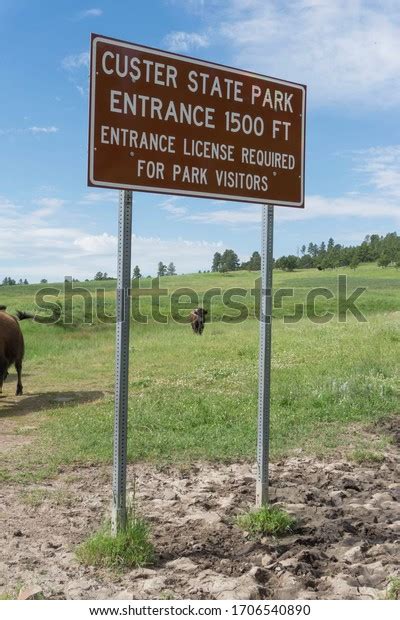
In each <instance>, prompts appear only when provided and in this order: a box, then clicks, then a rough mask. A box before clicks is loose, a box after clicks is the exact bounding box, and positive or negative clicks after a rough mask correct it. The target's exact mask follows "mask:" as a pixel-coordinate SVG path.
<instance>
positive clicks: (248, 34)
mask: <svg viewBox="0 0 400 620" xmlns="http://www.w3.org/2000/svg"><path fill="white" fill-rule="evenodd" d="M208 4H209V5H210V7H212V10H208V11H207V20H208V22H207V24H208V27H209V30H208V32H209V36H210V37H212V39H213V41H215V42H216V43H217V44H221V42H222V44H223V42H224V40H225V42H226V43H227V46H229V48H228V49H230V54H231V56H232V60H229V62H230V63H231V64H235V65H237V66H239V67H242V68H247V69H251V70H254V71H257V72H260V73H263V74H266V75H273V76H276V77H279V78H283V79H288V80H292V81H295V82H301V83H305V84H307V85H308V86H309V100H310V101H311V102H312V103H318V104H340V105H341V104H343V103H346V104H352V105H354V106H357V105H362V106H368V107H374V108H386V107H387V106H393V105H397V104H399V103H400V81H399V79H398V76H399V74H400V12H399V10H398V9H399V6H398V2H391V1H389V0H386V1H379V0H351V1H349V0H335V2H332V1H331V0H269V1H268V2H266V1H265V0H224V1H223V2H222V0H220V1H219V2H216V1H215V0H213V1H212V2H211V3H208Z"/></svg>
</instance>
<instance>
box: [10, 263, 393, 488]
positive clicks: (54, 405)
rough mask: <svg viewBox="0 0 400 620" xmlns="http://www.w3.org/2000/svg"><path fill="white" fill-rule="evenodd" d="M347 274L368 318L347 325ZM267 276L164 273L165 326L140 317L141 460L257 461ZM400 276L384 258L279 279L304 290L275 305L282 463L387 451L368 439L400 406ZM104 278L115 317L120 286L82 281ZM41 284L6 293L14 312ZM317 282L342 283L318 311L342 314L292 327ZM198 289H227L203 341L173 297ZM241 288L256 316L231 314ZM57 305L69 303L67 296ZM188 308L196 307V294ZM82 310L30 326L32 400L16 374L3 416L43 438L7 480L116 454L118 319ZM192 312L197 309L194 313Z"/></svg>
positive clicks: (135, 354) (276, 421) (133, 371)
mask: <svg viewBox="0 0 400 620" xmlns="http://www.w3.org/2000/svg"><path fill="white" fill-rule="evenodd" d="M339 274H345V275H347V276H348V284H347V287H348V291H349V293H348V294H350V291H351V290H353V289H355V288H356V287H365V288H366V291H365V292H364V293H363V294H362V295H361V296H360V297H359V300H358V301H357V305H358V307H359V309H360V310H361V312H362V313H363V314H364V315H365V318H366V319H367V320H366V322H358V321H356V320H355V319H354V317H352V316H351V315H350V316H349V317H348V320H347V321H346V322H340V321H339V320H338V312H337V279H338V275H339ZM257 277H258V274H254V273H248V272H235V273H229V274H214V273H212V274H195V275H185V276H173V277H168V278H162V279H161V286H162V287H164V285H165V287H166V288H167V287H168V289H169V293H168V295H166V296H165V297H164V298H162V300H161V303H160V307H159V309H160V312H162V313H163V314H164V315H166V316H167V322H166V323H165V324H161V323H157V322H155V321H154V319H151V320H150V322H149V323H148V324H147V325H146V324H140V323H138V322H136V321H133V329H132V337H131V367H130V402H129V458H130V459H131V460H142V459H152V460H159V461H166V460H174V461H177V460H181V461H192V460H193V459H201V458H207V459H224V460H230V459H241V458H254V455H255V446H256V421H257V379H258V373H257V368H258V334H259V323H258V321H257V320H256V319H255V317H254V297H252V296H251V294H250V292H249V291H250V290H251V289H252V288H254V283H255V280H256V279H257ZM399 284H400V279H399V272H398V271H397V270H396V269H394V268H386V269H381V268H378V267H376V266H375V265H368V266H362V267H360V268H359V269H357V270H356V271H355V272H353V271H351V270H347V269H340V270H336V271H330V272H319V271H314V270H307V271H298V272H294V273H283V272H280V271H276V272H275V273H274V288H275V290H277V289H283V288H284V289H290V288H294V297H293V298H292V299H290V298H287V297H285V298H284V301H283V307H282V308H275V309H274V317H275V320H274V321H273V362H272V421H271V424H272V454H273V456H274V457H277V456H281V455H283V454H286V453H288V452H290V451H292V450H294V449H302V450H303V451H305V452H313V453H315V452H317V453H325V452H327V451H332V450H337V449H343V448H346V449H348V450H349V451H351V452H354V451H358V452H360V450H361V451H362V450H363V449H365V450H367V449H368V450H370V451H371V450H375V451H378V452H379V449H380V446H379V445H377V446H372V447H371V446H368V445H366V444H365V441H364V440H363V436H362V432H361V429H362V428H363V426H364V425H366V424H370V423H371V422H374V421H376V420H378V419H380V418H382V417H384V416H386V415H389V414H393V413H396V412H397V411H398V398H399V391H400V372H399V370H400V356H399V347H400V311H399V310H400V292H399ZM99 285H100V286H101V287H103V288H104V298H105V301H106V308H107V312H108V313H109V314H112V312H113V310H114V306H115V304H114V299H115V285H116V283H115V281H106V282H96V283H94V282H90V283H84V284H78V283H76V284H74V286H85V287H86V288H87V289H88V290H90V292H91V293H92V295H94V292H95V288H96V287H98V286H99ZM50 286H53V285H50ZM141 286H150V280H143V281H142V282H141ZM41 287H42V285H29V286H12V287H0V304H5V305H7V306H8V307H9V309H10V310H11V311H12V310H15V309H17V308H18V309H24V310H30V309H35V303H34V296H35V293H36V292H37V291H38V290H39V289H40V288H41ZM315 287H321V288H324V289H330V290H331V291H332V293H333V295H334V297H333V299H330V300H324V298H322V297H320V298H318V301H317V305H316V313H317V314H323V313H324V312H326V311H332V313H333V318H332V320H330V321H329V322H327V323H320V322H318V319H317V320H316V321H315V320H314V321H312V320H310V319H309V318H306V317H304V318H302V319H301V320H298V321H297V322H295V323H285V322H284V321H283V318H282V317H283V315H290V314H292V313H293V301H295V302H296V303H300V302H302V303H303V302H305V300H306V299H307V294H308V293H309V291H310V290H311V289H313V288H315ZM54 288H55V289H57V288H58V289H61V286H57V285H54ZM188 288H190V289H193V291H194V292H196V293H197V294H198V295H199V298H200V299H202V297H203V296H204V295H205V294H206V292H207V291H209V290H210V289H221V290H220V291H214V293H215V297H214V298H213V303H212V304H210V305H209V306H208V307H209V308H210V311H212V317H213V320H212V322H210V323H209V324H207V325H206V329H205V333H204V335H203V336H202V337H196V336H194V335H193V334H192V332H191V328H190V326H189V324H188V323H186V322H185V323H179V322H176V321H174V320H172V319H171V316H170V314H171V309H170V300H171V294H172V292H173V291H176V290H178V289H188ZM232 288H242V289H246V291H247V297H246V303H247V306H248V308H249V318H248V319H247V320H245V321H241V322H235V320H232V319H234V317H235V316H237V314H238V311H237V310H235V309H232V308H227V307H226V306H224V303H223V302H224V294H225V295H227V293H226V291H227V290H228V289H232ZM324 294H325V295H326V294H327V293H326V292H325V293H324ZM134 295H135V293H134ZM59 300H61V302H62V304H63V310H65V299H64V296H63V294H62V293H61V294H60V296H59ZM225 300H226V297H225ZM242 301H243V300H242ZM195 305H196V304H195ZM205 305H206V304H205ZM309 305H310V304H309ZM95 306H96V303H95ZM175 306H176V304H175ZM188 306H189V307H194V305H193V304H192V303H191V302H190V303H189V304H188ZM149 307H150V299H149V298H147V299H144V300H142V302H141V310H142V312H143V313H145V312H146V311H148V310H149ZM74 308H75V314H74V321H73V324H72V325H70V326H69V327H62V326H57V325H56V326H52V325H42V324H38V323H36V322H28V321H26V322H23V323H22V327H23V330H24V334H25V338H26V349H27V353H26V362H25V366H24V375H25V376H24V386H25V396H24V398H23V399H20V400H18V399H16V398H15V397H14V396H13V394H14V387H15V385H14V382H15V377H14V376H11V377H10V378H9V380H8V381H7V383H6V384H5V389H4V395H3V398H0V424H2V423H5V421H6V420H9V419H11V418H12V419H13V420H17V424H16V426H15V430H16V432H18V433H20V434H28V435H32V436H33V438H34V442H33V443H32V445H31V447H30V449H29V451H28V450H27V449H24V448H22V449H21V450H20V452H19V453H20V457H21V458H20V459H19V460H18V464H17V465H15V460H14V463H10V461H9V459H4V460H3V462H2V463H1V465H2V469H1V472H2V474H1V475H2V476H3V477H4V478H8V477H10V476H11V477H17V478H18V477H22V478H24V477H26V476H28V477H30V476H45V475H48V474H49V473H51V472H52V471H55V469H56V468H57V467H59V466H60V465H62V464H66V463H73V462H100V461H109V460H111V457H112V424H113V384H114V325H113V324H103V323H101V322H99V321H98V318H96V316H94V317H93V316H90V317H89V316H88V315H87V317H86V318H87V323H86V324H85V323H84V317H85V312H84V304H83V301H82V300H81V299H80V298H76V299H74ZM175 309H176V308H175ZM182 314H186V315H187V314H188V310H186V311H185V312H182ZM314 318H315V317H314ZM32 422H33V423H34V424H33V426H34V429H33V430H32ZM385 441H386V439H385V437H384V436H382V442H385Z"/></svg>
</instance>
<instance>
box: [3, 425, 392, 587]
mask: <svg viewBox="0 0 400 620" xmlns="http://www.w3.org/2000/svg"><path fill="white" fill-rule="evenodd" d="M394 425H395V423H393V424H392V426H391V423H387V429H386V430H387V431H392V432H393V431H395V432H396V428H395V426H394ZM399 461H400V458H399V451H398V447H397V446H396V445H395V444H393V445H391V446H390V447H389V449H388V450H387V451H386V452H385V460H384V461H383V462H382V463H372V464H362V465H359V464H355V463H349V462H347V461H346V460H344V459H338V460H329V461H320V460H316V459H315V458H311V457H305V456H301V455H299V456H296V457H293V458H289V459H285V460H282V461H279V462H277V463H275V464H272V466H271V477H272V488H271V500H272V501H273V502H277V503H279V504H281V505H282V506H283V507H284V508H285V509H286V510H287V511H288V512H290V513H292V514H293V515H295V516H296V518H297V520H298V525H297V528H296V530H295V531H294V533H293V534H292V535H291V536H289V537H285V538H283V539H277V540H274V539H271V538H262V539H261V540H251V539H250V538H249V537H248V536H247V535H246V533H244V532H242V531H241V530H240V529H238V528H237V526H236V525H235V524H234V518H235V516H236V515H238V514H240V513H241V512H244V511H247V510H249V509H250V508H252V507H253V502H254V495H255V468H254V466H253V465H252V464H249V463H234V464H221V463H214V464H213V463H196V464H193V465H192V466H190V467H187V468H182V467H176V466H165V467H160V466H155V465H151V464H138V465H134V466H130V467H129V480H130V481H131V482H132V481H133V480H135V488H136V503H137V506H138V510H139V512H140V513H141V514H142V515H143V516H144V517H146V518H147V519H148V520H149V521H150V525H151V530H152V536H153V542H154V545H155V548H156V551H157V562H156V564H155V566H152V567H150V568H145V569H136V570H131V571H128V572H125V573H119V574H117V573H113V572H111V571H106V570H102V569H96V568H92V567H85V566H81V565H80V564H79V563H78V562H77V560H76V559H75V555H74V549H75V547H76V545H77V544H79V543H80V542H81V541H82V540H84V539H85V538H86V537H87V536H89V534H90V533H92V532H93V530H95V529H97V528H98V527H99V525H100V524H101V522H102V521H103V519H104V518H105V517H107V516H108V514H109V504H110V495H111V468H110V467H109V466H108V467H104V466H101V467H100V466H96V467H76V468H68V469H66V470H65V471H63V472H61V473H59V475H58V477H57V478H56V479H54V480H50V481H49V482H48V483H47V484H43V483H42V484H40V485H38V484H31V485H25V486H21V485H13V484H7V485H6V484H3V485H2V486H1V488H0V506H1V508H0V539H1V542H0V592H3V593H6V592H7V593H11V594H13V593H14V594H15V592H16V591H17V590H18V589H19V588H20V587H21V586H27V585H33V584H34V585H39V586H40V587H41V588H42V590H43V593H44V596H45V597H46V598H53V599H61V598H69V599H71V598H72V599H112V598H124V599H129V598H131V599H135V598H137V599H139V598H144V599H147V598H164V597H173V598H193V599H221V598H234V599H240V598H243V599H246V598H251V599H292V598H299V599H343V598H344V599H376V598H382V597H384V596H385V592H386V588H387V585H388V582H389V578H390V577H391V576H396V575H397V576H398V575H399V541H400V503H399V501H400V487H399V483H398V481H399Z"/></svg>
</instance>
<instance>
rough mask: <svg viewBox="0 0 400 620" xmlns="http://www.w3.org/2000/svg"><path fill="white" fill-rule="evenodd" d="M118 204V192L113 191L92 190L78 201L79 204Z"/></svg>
mask: <svg viewBox="0 0 400 620" xmlns="http://www.w3.org/2000/svg"><path fill="white" fill-rule="evenodd" d="M116 202H118V192H117V191H115V190H109V191H107V190H105V189H99V190H93V191H90V192H86V194H85V195H84V196H83V198H82V199H81V200H80V201H79V204H83V205H85V204H86V205H87V204H99V203H112V204H115V203H116Z"/></svg>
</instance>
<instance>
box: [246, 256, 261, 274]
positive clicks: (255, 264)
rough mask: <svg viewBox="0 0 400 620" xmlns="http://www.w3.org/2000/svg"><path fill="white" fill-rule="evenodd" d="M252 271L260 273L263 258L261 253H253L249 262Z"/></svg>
mask: <svg viewBox="0 0 400 620" xmlns="http://www.w3.org/2000/svg"><path fill="white" fill-rule="evenodd" d="M249 263H250V264H249V268H250V271H260V269H261V256H260V253H259V252H253V254H252V255H251V258H250V261H249Z"/></svg>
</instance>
